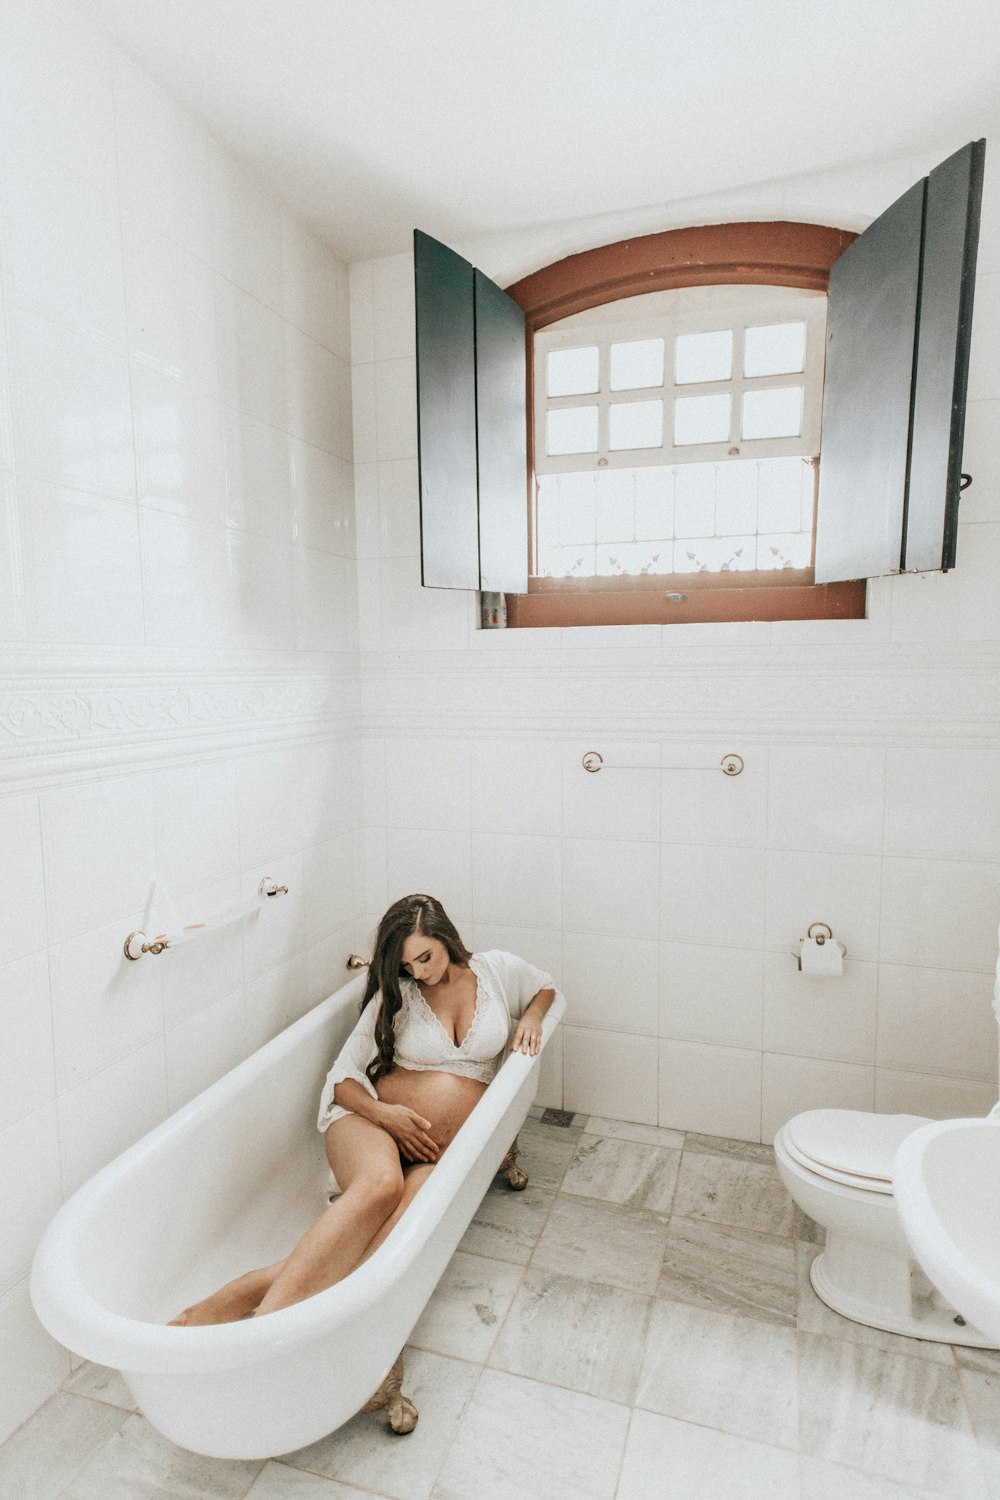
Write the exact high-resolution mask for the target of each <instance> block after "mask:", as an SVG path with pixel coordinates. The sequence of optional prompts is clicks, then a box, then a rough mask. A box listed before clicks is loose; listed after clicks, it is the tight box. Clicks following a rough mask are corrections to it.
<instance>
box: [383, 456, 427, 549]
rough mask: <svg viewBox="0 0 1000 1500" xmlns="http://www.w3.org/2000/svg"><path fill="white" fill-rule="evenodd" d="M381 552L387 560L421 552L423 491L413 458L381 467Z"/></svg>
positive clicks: (395, 461) (400, 459)
mask: <svg viewBox="0 0 1000 1500" xmlns="http://www.w3.org/2000/svg"><path fill="white" fill-rule="evenodd" d="M378 510H379V550H380V551H381V554H382V556H383V557H412V556H413V555H414V553H416V552H419V551H420V488H419V480H418V475H417V463H416V460H415V459H412V458H398V459H391V460H386V461H385V462H384V463H380V464H379V465H378Z"/></svg>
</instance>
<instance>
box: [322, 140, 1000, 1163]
mask: <svg viewBox="0 0 1000 1500" xmlns="http://www.w3.org/2000/svg"><path fill="white" fill-rule="evenodd" d="M996 150H997V143H991V145H990V151H991V153H995V151H996ZM945 154H946V153H945V152H944V151H942V152H941V153H939V156H943V155H945ZM937 159H939V158H933V159H930V160H927V161H920V162H916V161H915V162H914V163H913V164H912V169H911V168H910V167H909V166H907V164H903V166H902V167H901V168H899V164H896V167H894V168H893V170H892V172H890V174H889V176H890V177H891V180H892V183H893V184H895V186H894V187H893V189H892V191H897V190H899V191H901V190H902V189H903V188H905V186H906V185H907V182H908V180H915V179H916V177H917V176H919V175H920V174H921V173H922V172H925V171H927V170H928V169H929V168H930V167H931V166H932V165H934V162H935V161H936V160H937ZM991 160H992V158H991ZM897 168H898V170H897ZM900 171H901V172H902V176H900ZM908 174H910V175H909V176H908ZM897 179H898V181H897ZM887 180H888V179H887ZM986 191H987V201H986V203H985V205H984V214H983V225H984V229H983V243H982V246H981V250H980V259H979V267H980V272H979V279H978V283H977V294H976V295H977V302H976V319H975V334H974V345H975V355H974V358H973V362H972V374H971V378H970V390H969V395H970V406H969V418H968V428H967V440H966V449H965V461H964V467H965V468H966V469H967V470H969V471H971V472H972V473H973V474H974V476H975V479H974V484H973V486H972V488H971V489H970V490H969V491H968V493H967V495H966V497H965V498H964V499H963V502H962V503H963V510H962V525H961V530H960V539H959V553H958V566H957V568H956V569H955V571H954V572H952V573H950V574H948V575H936V574H934V575H926V576H917V577H914V576H909V577H901V578H895V579H886V580H880V581H877V582H875V583H873V584H872V585H871V587H870V596H869V617H868V619H867V620H863V621H802V622H796V621H791V622H780V623H776V624H773V625H767V624H747V625H740V624H734V625H721V626H673V627H664V628H663V629H662V630H661V629H660V628H659V627H653V626H648V627H631V628H628V627H623V628H608V629H585V628H579V629H573V630H532V631H507V632H481V631H478V630H477V629H476V617H475V608H474V600H473V599H472V598H471V597H470V596H469V595H466V594H462V593H449V592H446V591H433V590H421V588H420V586H419V578H420V574H419V542H418V535H417V477H416V469H415V464H414V460H415V456H416V446H415V436H414V431H413V422H412V408H411V406H410V405H409V402H408V397H407V391H406V389H405V388H404V386H405V383H407V382H412V379H413V350H412V266H411V262H410V258H409V256H407V255H399V256H394V257H390V258H387V259H384V260H377V261H374V262H371V261H369V262H365V263H361V264H357V265H355V266H353V267H352V269H351V310H352V355H353V359H354V362H355V364H354V377H355V384H354V424H355V451H356V454H357V456H358V458H359V460H363V461H361V462H359V463H358V466H357V489H356V503H357V523H358V550H359V559H360V560H359V564H358V580H359V603H360V612H359V629H360V644H361V651H362V680H363V691H364V699H365V709H366V715H365V730H366V736H367V737H366V740H365V752H364V753H365V758H366V761H367V763H368V766H369V768H370V769H369V774H368V777H367V781H366V787H367V793H368V795H367V800H366V814H365V820H366V830H367V833H366V850H367V856H368V865H367V891H366V903H367V913H368V918H369V920H370V921H372V922H373V921H374V920H375V919H376V918H377V916H378V915H379V912H380V911H381V909H382V907H383V906H384V905H385V903H386V902H387V901H388V900H389V899H392V898H395V897H396V896H399V895H401V894H403V893H404V891H405V890H406V889H409V888H421V889H427V890H431V891H434V892H436V893H438V894H439V895H441V897H442V899H444V900H445V902H446V904H448V905H450V906H453V908H454V915H455V917H456V919H457V920H458V921H459V923H460V924H461V925H462V926H463V927H464V928H465V929H466V930H467V931H471V932H472V933H473V934H474V938H473V940H474V941H476V942H479V943H481V942H487V941H488V942H500V941H503V942H505V943H506V944H507V945H508V946H513V947H516V948H519V949H520V950H521V951H523V952H526V953H527V954H528V956H530V957H532V958H534V959H535V960H536V961H537V962H539V963H545V964H547V965H548V966H549V967H550V968H552V969H553V970H555V971H556V972H557V973H558V975H559V977H560V979H561V981H562V983H563V985H564V987H565V989H566V992H567V995H568V997H569V1004H570V1011H569V1016H568V1020H567V1024H566V1025H565V1027H564V1033H563V1045H562V1049H561V1054H560V1055H559V1057H558V1059H557V1061H558V1062H561V1076H560V1074H559V1071H558V1068H557V1067H556V1064H555V1061H554V1063H553V1066H552V1067H550V1070H549V1073H548V1076H547V1080H546V1086H547V1088H548V1090H549V1092H550V1095H551V1102H565V1103H566V1104H567V1106H568V1107H570V1108H573V1109H581V1110H588V1111H591V1112H596V1113H599V1114H608V1115H612V1116H618V1117H622V1118H629V1119H634V1120H641V1121H647V1122H658V1123H659V1124H661V1125H665V1126H678V1127H682V1128H688V1129H693V1130H702V1131H709V1132H714V1133H722V1134H730V1135H738V1136H743V1137H747V1138H749V1139H752V1140H757V1139H764V1140H769V1139H770V1138H771V1136H772V1135H773V1132H774V1130H775V1129H776V1128H777V1126H778V1125H779V1124H780V1123H781V1122H782V1121H783V1120H784V1119H786V1118H787V1117H788V1116H789V1114H791V1113H793V1112H795V1111H797V1110H800V1109H804V1108H808V1107H812V1106H820V1105H843V1106H847V1107H856V1108H866V1109H871V1108H878V1109H881V1110H896V1109H904V1110H915V1111H920V1112H924V1113H927V1114H930V1115H935V1114H941V1113H948V1112H972V1113H975V1112H981V1111H984V1110H985V1109H986V1108H988V1107H989V1106H990V1105H991V1104H992V1103H993V1101H994V1099H995V1097H996V1057H997V1034H996V1024H995V1021H994V1018H993V1015H992V1011H991V1008H990V997H991V974H992V970H993V968H994V965H995V963H996V956H997V920H998V916H1000V879H998V877H1000V827H998V820H1000V774H998V773H1000V760H998V752H1000V695H998V691H997V689H998V687H1000V673H998V670H997V669H998V665H1000V663H998V648H1000V612H998V610H1000V606H998V604H997V600H998V598H1000V594H998V591H997V589H996V586H995V578H996V573H997V556H996V554H998V552H1000V468H998V465H997V461H996V436H995V434H996V432H997V430H998V427H1000V386H998V383H997V374H996V372H997V370H998V369H1000V366H998V364H997V361H996V356H995V351H996V348H997V345H998V343H1000V299H998V296H997V290H996V286H995V283H998V277H1000V242H998V241H997V238H996V235H997V229H996V226H997V222H998V217H997V208H998V207H1000V187H998V174H997V172H996V169H995V164H993V165H991V168H990V170H989V172H988V176H987V189H986ZM807 192H808V193H809V194H811V195H812V197H811V200H810V201H811V202H812V208H811V213H812V214H813V216H815V217H816V218H818V219H820V220H825V221H826V222H830V223H849V224H856V223H857V222H859V215H860V216H861V218H862V219H863V218H864V216H865V215H873V214H874V212H876V211H877V208H878V205H879V203H882V206H886V204H887V201H888V199H885V193H886V192H889V189H888V188H886V187H885V184H884V183H882V180H881V178H880V177H879V171H878V169H877V168H876V169H874V170H873V172H872V173H871V174H869V176H868V177H866V176H865V174H864V173H861V174H854V175H853V176H850V177H847V178H843V179H842V180H841V179H838V178H836V177H832V178H830V179H829V180H828V181H826V182H824V181H822V180H820V179H815V180H813V181H811V182H810V183H804V184H801V185H798V186H797V185H796V184H795V183H789V184H788V185H787V186H786V188H785V189H784V190H783V193H782V194H781V195H779V197H780V201H778V200H776V201H775V203H774V205H773V213H774V216H775V217H781V216H782V212H783V211H784V210H787V211H789V212H790V216H792V217H795V216H796V214H797V210H795V205H796V203H797V202H798V201H799V199H800V198H802V195H803V194H804V193H807ZM890 196H891V192H890ZM883 199H884V201H883ZM719 216H720V217H723V218H724V217H725V216H726V215H725V213H724V212H722V213H721V214H720V215H719ZM458 248H461V247H458ZM579 248H585V247H584V246H583V245H581V246H580V247H579ZM491 253H492V259H491ZM509 253H513V252H509V251H508V245H507V242H506V241H504V240H502V239H498V240H497V241H496V242H495V244H494V246H493V251H492V252H489V251H488V250H487V251H483V248H482V246H479V247H478V249H477V254H476V259H477V261H478V263H479V264H481V265H483V266H484V268H485V269H486V270H487V271H489V272H492V273H493V274H495V275H496V276H497V277H498V279H499V280H500V281H501V282H503V280H504V276H503V273H502V268H503V266H504V265H505V263H506V261H507V259H508V258H509ZM404 398H406V399H404ZM591 749H596V750H600V751H601V753H602V754H603V755H604V757H605V760H606V762H607V763H608V764H607V766H606V768H605V770H604V771H602V772H601V773H599V774H597V775H588V774H587V773H586V772H585V771H584V770H583V769H582V766H581V758H582V756H583V754H584V753H585V752H586V751H587V750H591ZM732 750H736V751H738V752H739V753H741V754H742V755H743V756H744V758H745V761H746V768H745V770H744V772H743V774H742V775H740V776H739V777H736V778H727V777H725V776H723V775H722V774H721V771H719V770H714V771H705V770H692V769H687V768H690V767H694V766H705V767H709V766H715V767H717V766H718V763H719V760H720V758H721V756H722V754H723V753H724V752H727V751H732ZM623 767H629V768H632V769H622V768H623ZM657 767H663V768H665V769H655V768H657ZM815 920H824V921H827V922H829V923H831V924H832V926H833V928H834V931H835V932H836V934H837V936H838V938H839V939H840V940H841V941H842V942H844V943H845V944H846V946H847V950H848V956H847V961H846V964H845V970H844V975H843V977H842V978H841V979H828V980H827V979H822V980H817V979H810V978H808V977H807V978H803V977H802V976H801V975H800V974H799V972H798V970H797V968H796V964H795V959H794V957H793V954H794V953H795V952H796V951H797V948H798V940H799V938H800V937H802V936H803V935H804V933H805V930H806V927H807V926H808V924H809V923H810V922H812V921H815Z"/></svg>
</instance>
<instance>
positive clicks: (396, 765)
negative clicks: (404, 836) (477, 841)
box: [385, 739, 471, 830]
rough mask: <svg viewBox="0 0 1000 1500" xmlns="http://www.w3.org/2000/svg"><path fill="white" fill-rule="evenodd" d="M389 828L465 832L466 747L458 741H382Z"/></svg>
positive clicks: (468, 811)
mask: <svg viewBox="0 0 1000 1500" xmlns="http://www.w3.org/2000/svg"><path fill="white" fill-rule="evenodd" d="M385 766H386V815H387V818H388V821H389V825H390V827H395V828H434V829H456V830H457V829H468V828H469V827H470V825H471V807H470V784H469V747H468V745H467V744H466V743H465V742H464V741H462V740H457V741H455V740H448V739H440V740H424V739H420V740H418V739H398V740H396V739H390V740H386V742H385Z"/></svg>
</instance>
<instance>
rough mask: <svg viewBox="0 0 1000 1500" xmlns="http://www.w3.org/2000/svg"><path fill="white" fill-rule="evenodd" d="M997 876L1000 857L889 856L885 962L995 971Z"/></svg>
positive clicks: (884, 918)
mask: <svg viewBox="0 0 1000 1500" xmlns="http://www.w3.org/2000/svg"><path fill="white" fill-rule="evenodd" d="M998 877H1000V866H998V865H997V864H996V863H989V864H986V863H982V864H974V863H972V862H971V861H964V860H963V861H955V860H951V861H944V860H930V859H886V860H885V861H884V863H883V875H882V926H881V935H880V949H879V956H880V958H881V959H882V961H883V963H896V964H917V965H926V966H927V967H929V968H942V969H950V968H954V969H982V970H986V971H989V972H991V971H992V970H993V969H994V968H995V966H996V959H997V916H998V912H1000V878H998Z"/></svg>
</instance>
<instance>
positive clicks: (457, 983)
mask: <svg viewBox="0 0 1000 1500" xmlns="http://www.w3.org/2000/svg"><path fill="white" fill-rule="evenodd" d="M554 998H555V986H554V983H553V980H552V979H551V977H550V976H549V975H548V974H545V973H543V972H542V971H541V970H540V969H536V968H534V967H533V965H531V964H529V963H526V962H525V960H524V959H521V958H516V957H515V956H514V954H512V953H504V952H501V951H499V950H493V951H490V952H486V953H470V952H469V950H468V949H467V948H466V947H465V944H464V943H463V942H462V939H461V938H460V937H459V935H458V932H457V930H456V928H455V926H454V923H452V922H451V921H450V919H449V918H448V916H447V914H446V912H445V910H444V908H443V907H442V905H441V903H440V902H439V901H436V900H435V899H434V897H433V896H421V895H416V896H404V897H403V898H402V900H400V901H397V902H395V903H394V904H393V905H392V906H390V908H389V910H388V911H387V912H386V914H385V916H384V917H383V918H382V920H381V922H380V923H379V928H378V933H377V936H376V939H375V954H374V957H373V958H372V961H371V965H370V968H369V972H368V984H367V987H366V989H365V995H364V999H363V1000H362V1002H361V1018H360V1020H359V1021H358V1024H357V1025H356V1026H355V1028H354V1030H353V1031H352V1033H351V1035H350V1036H349V1037H348V1039H347V1041H346V1042H345V1044H344V1046H343V1048H342V1049H341V1052H340V1054H339V1056H338V1057H337V1060H336V1062H335V1063H334V1065H333V1067H332V1068H331V1069H330V1072H329V1074H328V1075H327V1080H326V1085H325V1087H324V1089H323V1094H322V1097H321V1100H320V1113H319V1121H318V1125H319V1129H320V1130H321V1131H322V1132H323V1133H324V1136H325V1140H326V1155H327V1160H328V1161H329V1163H330V1168H331V1171H332V1172H333V1175H334V1178H335V1180H336V1184H337V1187H338V1188H339V1195H338V1196H337V1197H336V1198H334V1200H333V1201H332V1203H331V1204H330V1206H329V1208H327V1209H326V1210H325V1211H324V1212H323V1213H322V1214H321V1215H320V1217H319V1218H318V1219H317V1220H316V1222H315V1223H314V1224H313V1225H312V1226H311V1227H310V1228H309V1229H308V1230H307V1231H306V1233H305V1234H304V1235H303V1237H302V1239H301V1240H300V1241H299V1242H298V1244H297V1245H296V1246H295V1248H294V1249H293V1250H292V1251H291V1253H290V1254H289V1255H287V1256H286V1257H285V1259H284V1260H281V1261H278V1262H276V1264H274V1265H271V1266H264V1267H262V1268H261V1269H260V1270H257V1271H249V1272H247V1274H246V1275H244V1276H240V1277H238V1278H237V1279H236V1280H235V1281H231V1282H229V1283H228V1284H227V1285H226V1286H224V1287H222V1288H221V1289H220V1290H219V1291H217V1292H215V1293H213V1295H212V1296H210V1297H206V1298H205V1299H204V1301H202V1302H197V1303H195V1304H194V1306H192V1307H189V1308H186V1309H185V1311H184V1312H182V1313H181V1314H180V1315H179V1316H178V1317H176V1318H174V1319H173V1322H174V1323H177V1324H186V1325H193V1324H202V1323H227V1322H233V1321H235V1320H237V1319H239V1318H243V1317H247V1316H248V1315H252V1316H254V1317H260V1316H262V1315H263V1314H265V1313H269V1312H276V1311H277V1310H278V1309H279V1308H282V1307H288V1306H289V1305H290V1304H291V1303H293V1302H300V1301H302V1299H303V1298H305V1297H311V1296H313V1295H314V1294H315V1293H316V1292H321V1291H323V1290H324V1289H325V1288H326V1287H328V1286H332V1285H333V1284H334V1282H337V1281H340V1280H342V1279H343V1277H345V1276H347V1275H348V1274H349V1273H350V1272H351V1271H353V1270H354V1269H355V1268H356V1267H357V1266H359V1265H360V1264H361V1263H362V1261H364V1260H367V1259H368V1257H369V1256H370V1255H371V1254H372V1253H373V1252H374V1251H375V1250H377V1249H378V1247H379V1245H380V1244H381V1243H382V1241H383V1240H384V1239H385V1237H386V1236H387V1235H388V1233H389V1231H390V1230H391V1229H392V1227H393V1225H394V1224H395V1223H396V1222H397V1220H398V1219H399V1218H400V1216H401V1214H402V1213H403V1212H404V1211H405V1209H406V1207H407V1205H408V1204H409V1203H411V1202H412V1200H413V1198H414V1196H415V1194H416V1193H417V1192H418V1191H419V1189H420V1187H421V1186H422V1185H423V1183H425V1182H426V1181H427V1177H428V1175H429V1174H430V1172H431V1171H433V1168H434V1163H435V1162H436V1161H437V1160H438V1159H439V1158H440V1156H441V1153H442V1152H443V1151H444V1150H445V1149H446V1148H447V1146H448V1144H449V1142H450V1141H451V1140H452V1139H453V1137H454V1135H455V1133H456V1132H457V1130H458V1128H459V1126H460V1125H461V1124H462V1122H463V1121H464V1120H465V1119H466V1117H467V1116H468V1115H469V1113H470V1112H471V1110H472V1109H473V1108H474V1106H475V1104H476V1101H477V1100H478V1099H479V1098H480V1097H481V1095H482V1094H483V1093H484V1092H485V1089H486V1086H487V1084H488V1083H489V1082H490V1080H491V1079H492V1078H493V1077H494V1075H495V1073H496V1071H497V1068H498V1067H499V1066H500V1063H501V1061H502V1060H503V1056H504V1054H505V1052H506V1049H507V1045H508V1039H510V1047H511V1050H512V1051H515V1052H517V1051H520V1052H525V1053H528V1054H529V1055H534V1054H535V1053H537V1052H538V1049H539V1046H540V1041H541V1029H542V1020H543V1018H544V1016H545V1013H546V1012H547V1010H548V1009H549V1006H550V1005H551V1004H552V1001H553V999H554ZM515 1170H516V1169H515ZM389 1380H392V1376H390V1377H389ZM389 1380H387V1382H386V1385H388V1384H389ZM395 1391H396V1393H397V1395H398V1379H397V1380H396V1382H395ZM381 1394H382V1392H379V1393H377V1395H376V1397H373V1402H378V1404H385V1403H383V1402H381V1401H379V1397H380V1396H381ZM371 1404H372V1403H369V1405H371ZM390 1419H392V1412H391V1410H390ZM414 1420H415V1413H414ZM409 1425H410V1426H412V1422H410V1424H409ZM393 1426H396V1423H395V1421H393ZM400 1430H408V1429H407V1428H403V1429H400Z"/></svg>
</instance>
